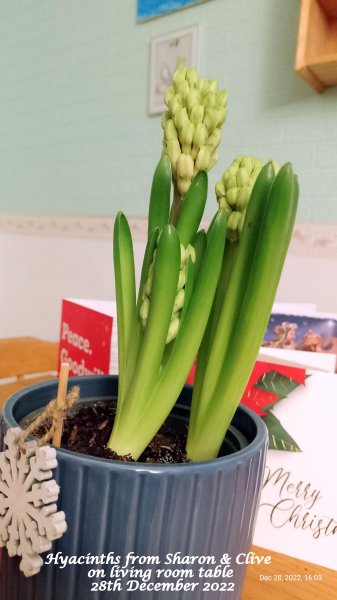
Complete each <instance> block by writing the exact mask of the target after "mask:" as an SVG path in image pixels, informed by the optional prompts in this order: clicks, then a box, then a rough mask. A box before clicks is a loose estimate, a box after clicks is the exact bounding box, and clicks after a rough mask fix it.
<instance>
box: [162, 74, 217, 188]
mask: <svg viewBox="0 0 337 600" xmlns="http://www.w3.org/2000/svg"><path fill="white" fill-rule="evenodd" d="M164 100H165V104H166V106H167V111H166V112H165V113H164V114H163V117H162V127H163V129H164V140H163V152H164V153H165V154H167V155H168V156H169V158H170V160H171V165H172V174H173V178H174V180H175V183H176V187H177V190H178V193H179V194H180V196H181V197H183V196H184V195H185V194H186V192H187V190H188V188H189V187H190V185H191V182H192V179H193V177H194V176H195V175H196V174H197V173H198V171H201V170H204V171H209V170H210V169H211V168H212V166H213V165H214V164H215V163H216V161H217V148H218V146H219V144H220V142H221V127H222V125H223V123H224V121H225V119H226V116H227V92H226V91H224V90H222V91H219V90H218V83H217V81H214V80H208V79H204V78H203V77H200V76H199V75H198V72H197V70H196V69H192V68H187V67H186V66H185V64H183V63H181V64H180V65H179V66H178V68H177V70H176V72H175V73H174V75H173V81H172V84H171V85H170V86H169V87H168V88H167V90H166V93H165V98H164Z"/></svg>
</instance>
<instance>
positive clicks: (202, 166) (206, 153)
mask: <svg viewBox="0 0 337 600" xmlns="http://www.w3.org/2000/svg"><path fill="white" fill-rule="evenodd" d="M210 162H211V150H210V148H209V147H208V146H202V147H201V148H200V150H199V152H198V156H197V158H196V161H195V166H196V168H197V170H198V171H208V170H209V166H210Z"/></svg>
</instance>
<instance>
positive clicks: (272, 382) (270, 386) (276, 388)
mask: <svg viewBox="0 0 337 600" xmlns="http://www.w3.org/2000/svg"><path fill="white" fill-rule="evenodd" d="M299 385H300V383H299V382H298V381H295V379H292V378H291V377H287V376H286V375H283V374H282V373H278V372H277V371H268V373H265V374H264V375H262V377H260V379H259V380H258V381H257V383H256V384H255V386H254V387H256V388H258V389H260V390H263V391H264V392H271V393H272V394H276V396H278V398H277V399H276V400H275V402H273V403H272V404H268V405H267V406H263V410H271V409H272V408H273V406H275V404H277V402H279V401H280V400H282V399H283V398H286V397H287V396H289V394H291V392H293V391H294V390H295V389H296V388H297V387H298V386H299Z"/></svg>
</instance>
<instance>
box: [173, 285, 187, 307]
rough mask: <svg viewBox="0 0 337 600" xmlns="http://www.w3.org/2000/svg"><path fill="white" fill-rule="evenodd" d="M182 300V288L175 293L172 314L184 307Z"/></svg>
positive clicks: (183, 293)
mask: <svg viewBox="0 0 337 600" xmlns="http://www.w3.org/2000/svg"><path fill="white" fill-rule="evenodd" d="M184 300H185V290H184V288H182V289H181V290H179V292H178V293H177V295H176V298H175V301H174V305H173V312H174V313H175V312H178V310H181V309H182V307H183V305H184Z"/></svg>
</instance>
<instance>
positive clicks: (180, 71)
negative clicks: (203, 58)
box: [173, 64, 187, 86]
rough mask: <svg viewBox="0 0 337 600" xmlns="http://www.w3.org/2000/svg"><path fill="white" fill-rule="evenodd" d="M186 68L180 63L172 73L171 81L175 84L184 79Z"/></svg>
mask: <svg viewBox="0 0 337 600" xmlns="http://www.w3.org/2000/svg"><path fill="white" fill-rule="evenodd" d="M186 73H187V69H186V67H185V65H184V64H180V65H179V67H178V68H177V70H176V72H175V73H174V75H173V81H174V83H175V84H176V86H177V85H179V83H181V82H182V81H184V80H185V77H186Z"/></svg>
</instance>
